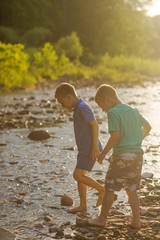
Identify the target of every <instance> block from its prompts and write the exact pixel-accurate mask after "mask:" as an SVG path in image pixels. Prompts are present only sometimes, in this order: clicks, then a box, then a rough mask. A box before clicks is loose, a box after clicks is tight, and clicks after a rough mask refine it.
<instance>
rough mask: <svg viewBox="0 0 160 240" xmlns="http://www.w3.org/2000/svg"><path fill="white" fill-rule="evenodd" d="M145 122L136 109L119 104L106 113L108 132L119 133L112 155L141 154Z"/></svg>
mask: <svg viewBox="0 0 160 240" xmlns="http://www.w3.org/2000/svg"><path fill="white" fill-rule="evenodd" d="M146 123H148V122H147V120H145V119H144V118H143V117H142V115H141V114H140V113H139V112H138V110H137V109H136V108H132V107H131V106H129V105H127V104H119V105H117V106H115V107H113V108H111V109H110V110H109V111H108V129H109V132H112V131H120V138H119V140H118V142H117V143H116V145H115V146H114V147H113V153H114V154H119V153H123V152H143V150H142V147H141V144H142V134H143V133H142V126H144V125H145V124H146Z"/></svg>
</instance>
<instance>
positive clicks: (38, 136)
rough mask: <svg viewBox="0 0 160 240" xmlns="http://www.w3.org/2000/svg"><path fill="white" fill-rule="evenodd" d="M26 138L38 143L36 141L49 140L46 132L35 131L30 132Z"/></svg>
mask: <svg viewBox="0 0 160 240" xmlns="http://www.w3.org/2000/svg"><path fill="white" fill-rule="evenodd" d="M28 138H29V139H31V140H34V141H38V140H45V139H47V138H50V135H49V133H48V132H46V131H44V130H37V131H33V132H31V133H30V134H29V135H28Z"/></svg>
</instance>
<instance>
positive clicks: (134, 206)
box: [126, 190, 141, 229]
mask: <svg viewBox="0 0 160 240" xmlns="http://www.w3.org/2000/svg"><path fill="white" fill-rule="evenodd" d="M126 192H127V195H128V199H129V204H130V206H131V210H132V215H133V219H132V222H131V223H129V226H130V227H134V228H138V229H140V228H141V222H140V203H139V197H138V194H137V192H136V191H128V190H127V191H126Z"/></svg>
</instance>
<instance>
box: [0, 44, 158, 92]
mask: <svg viewBox="0 0 160 240" xmlns="http://www.w3.org/2000/svg"><path fill="white" fill-rule="evenodd" d="M159 66H160V59H157V60H153V59H143V58H140V57H135V56H125V55H119V56H114V57H111V56H110V55H109V54H108V53H106V54H105V55H104V56H103V57H102V58H101V60H99V61H98V64H97V65H93V66H86V65H84V64H82V63H81V62H80V61H79V60H77V61H75V62H72V61H70V59H69V58H67V57H66V56H65V55H64V54H62V55H58V54H57V52H56V50H55V48H54V47H53V46H52V45H51V44H50V43H46V44H45V45H44V46H43V47H42V48H39V49H37V48H32V49H24V46H23V45H22V44H15V45H12V44H4V43H1V42H0V88H1V89H2V88H10V89H13V88H17V87H21V88H22V87H23V88H28V87H30V86H32V87H33V86H34V85H35V84H36V83H39V82H41V81H53V80H56V79H58V78H60V77H63V78H65V77H67V79H70V81H71V82H75V81H76V82H77V83H79V82H80V83H81V82H85V83H87V82H88V83H89V81H92V80H93V79H96V81H101V82H104V81H107V82H111V83H112V82H137V83H139V82H141V81H143V79H147V78H148V77H158V76H160V68H159Z"/></svg>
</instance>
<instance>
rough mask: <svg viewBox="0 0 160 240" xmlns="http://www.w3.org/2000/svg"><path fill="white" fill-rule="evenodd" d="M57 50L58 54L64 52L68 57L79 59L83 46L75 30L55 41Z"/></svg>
mask: <svg viewBox="0 0 160 240" xmlns="http://www.w3.org/2000/svg"><path fill="white" fill-rule="evenodd" d="M57 50H58V52H59V53H60V54H65V55H66V56H67V57H68V58H69V59H71V60H75V59H79V58H80V56H82V53H83V47H82V45H81V43H80V40H79V37H78V36H77V33H76V32H72V33H71V34H70V35H69V36H66V37H62V38H61V39H60V40H59V41H58V43H57Z"/></svg>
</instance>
